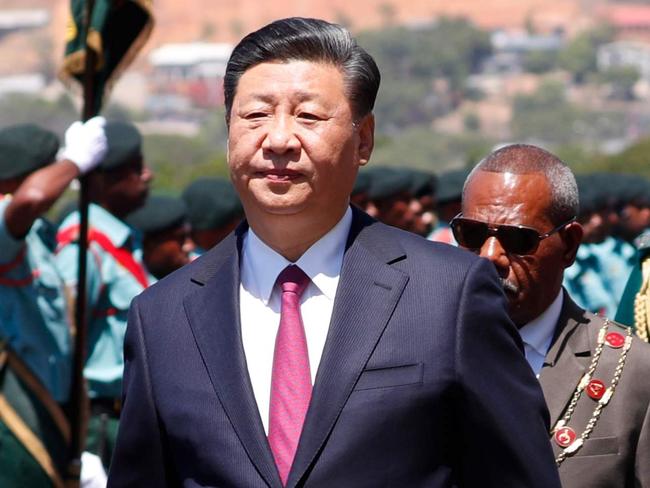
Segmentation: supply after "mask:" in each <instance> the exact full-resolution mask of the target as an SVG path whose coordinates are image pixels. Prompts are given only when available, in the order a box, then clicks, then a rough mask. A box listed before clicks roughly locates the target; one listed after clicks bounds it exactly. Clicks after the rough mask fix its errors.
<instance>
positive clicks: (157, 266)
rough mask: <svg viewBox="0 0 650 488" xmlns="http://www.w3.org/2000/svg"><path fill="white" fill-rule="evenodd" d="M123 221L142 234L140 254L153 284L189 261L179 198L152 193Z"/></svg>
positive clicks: (189, 245)
mask: <svg viewBox="0 0 650 488" xmlns="http://www.w3.org/2000/svg"><path fill="white" fill-rule="evenodd" d="M126 222H127V223H128V224H129V225H130V226H131V227H133V228H135V229H137V230H139V231H140V232H141V233H142V256H143V260H144V265H145V267H146V268H147V271H148V272H149V273H151V275H153V276H151V277H150V281H151V282H152V283H153V282H154V281H156V280H160V279H162V278H164V277H165V276H167V275H168V274H169V273H171V272H172V271H176V270H177V269H178V268H180V267H182V266H185V265H186V264H187V263H189V262H190V252H192V250H193V246H192V241H191V239H190V229H189V224H188V223H187V207H186V206H185V203H184V202H183V200H181V199H180V198H175V197H170V196H165V195H153V196H151V197H149V198H148V199H147V202H146V203H145V204H144V207H142V208H140V209H138V210H136V211H135V212H133V213H132V214H131V215H129V216H128V217H127V219H126Z"/></svg>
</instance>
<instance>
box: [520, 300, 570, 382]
mask: <svg viewBox="0 0 650 488" xmlns="http://www.w3.org/2000/svg"><path fill="white" fill-rule="evenodd" d="M563 301H564V294H563V293H562V290H560V293H558V295H557V296H556V297H555V300H553V303H551V304H550V305H549V307H548V308H547V309H546V310H544V312H542V314H541V315H540V316H539V317H537V318H536V319H535V320H532V321H530V322H528V323H527V324H526V325H524V326H523V327H522V328H521V329H519V334H520V335H521V339H522V341H524V350H525V351H526V360H527V361H528V364H530V367H531V368H533V371H534V372H535V375H536V376H537V377H539V372H540V371H541V370H542V366H544V359H545V358H546V353H547V352H548V348H549V347H551V341H552V340H553V334H554V333H555V327H556V326H557V321H558V319H559V318H560V313H561V312H562V302H563Z"/></svg>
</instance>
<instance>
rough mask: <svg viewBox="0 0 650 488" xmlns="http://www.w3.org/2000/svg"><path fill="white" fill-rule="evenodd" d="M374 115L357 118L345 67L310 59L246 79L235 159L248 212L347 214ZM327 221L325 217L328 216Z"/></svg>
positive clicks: (237, 106)
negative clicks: (344, 72)
mask: <svg viewBox="0 0 650 488" xmlns="http://www.w3.org/2000/svg"><path fill="white" fill-rule="evenodd" d="M373 128H374V121H373V119H372V116H371V115H368V116H365V117H363V118H362V119H361V120H359V121H355V119H354V116H353V112H352V107H351V105H350V102H349V100H348V97H347V94H346V90H345V84H344V78H343V75H342V73H341V71H340V70H339V69H338V68H336V67H335V66H333V65H331V64H327V63H315V62H309V61H291V62H285V63H281V62H271V63H262V64H259V65H256V66H254V67H252V68H250V69H249V70H248V71H246V72H245V73H244V74H243V75H242V76H241V78H240V80H239V83H238V86H237V92H236V95H235V97H234V100H233V105H232V109H231V113H230V124H229V139H228V165H229V168H230V173H231V178H232V180H233V183H234V185H235V188H236V189H237V191H238V193H239V196H240V198H241V201H242V204H243V206H244V209H245V211H246V215H247V217H248V218H249V220H250V219H251V217H253V216H259V217H264V216H268V215H271V214H273V215H297V214H300V215H301V216H305V217H308V218H313V219H319V218H321V219H322V218H323V216H326V215H328V214H332V215H335V214H341V213H342V209H343V208H344V207H345V206H346V205H347V203H348V200H349V195H350V193H351V191H352V186H353V184H354V179H355V177H356V174H357V171H358V168H359V166H360V165H363V164H365V163H366V162H367V161H368V158H369V157H370V152H371V151H372V142H373ZM324 220H326V219H324Z"/></svg>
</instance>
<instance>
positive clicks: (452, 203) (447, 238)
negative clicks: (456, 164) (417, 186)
mask: <svg viewBox="0 0 650 488" xmlns="http://www.w3.org/2000/svg"><path fill="white" fill-rule="evenodd" d="M468 172H469V170H466V169H458V170H452V171H447V172H446V173H442V174H441V175H440V177H439V178H438V186H437V189H436V214H437V217H438V223H437V224H436V227H435V228H434V229H433V231H432V232H431V234H429V236H428V237H427V239H429V240H430V241H435V242H444V243H445V244H451V245H453V246H456V245H457V244H458V243H457V242H456V239H454V236H453V234H452V232H451V229H450V228H449V222H450V221H451V219H452V218H454V216H456V215H457V214H458V212H460V201H461V197H462V193H463V183H464V182H465V178H467V174H468Z"/></svg>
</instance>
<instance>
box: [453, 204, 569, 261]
mask: <svg viewBox="0 0 650 488" xmlns="http://www.w3.org/2000/svg"><path fill="white" fill-rule="evenodd" d="M461 215H462V214H458V215H457V216H456V217H454V218H453V220H452V221H451V224H450V225H451V231H452V232H453V234H454V238H455V239H456V241H457V242H458V244H460V245H461V246H463V247H466V248H468V249H480V248H481V247H483V244H484V243H485V241H486V240H487V239H488V238H489V237H492V236H494V237H496V238H497V240H498V241H499V243H500V244H501V247H503V250H504V251H506V252H507V253H509V254H518V255H519V256H525V255H529V254H534V253H535V251H536V250H537V247H538V246H539V243H540V242H541V241H543V240H544V239H546V238H547V237H550V236H552V235H553V234H555V233H556V232H558V231H560V230H562V228H564V227H565V226H566V225H568V224H570V223H571V222H573V221H574V220H575V217H573V218H572V219H570V220H567V221H566V222H564V223H563V224H560V225H558V226H557V227H555V228H553V229H551V230H550V231H548V232H547V233H545V234H540V233H539V232H537V231H536V230H535V229H533V228H532V227H526V226H524V225H490V224H487V223H486V222H481V221H479V220H472V219H466V218H465V217H462V216H461Z"/></svg>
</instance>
